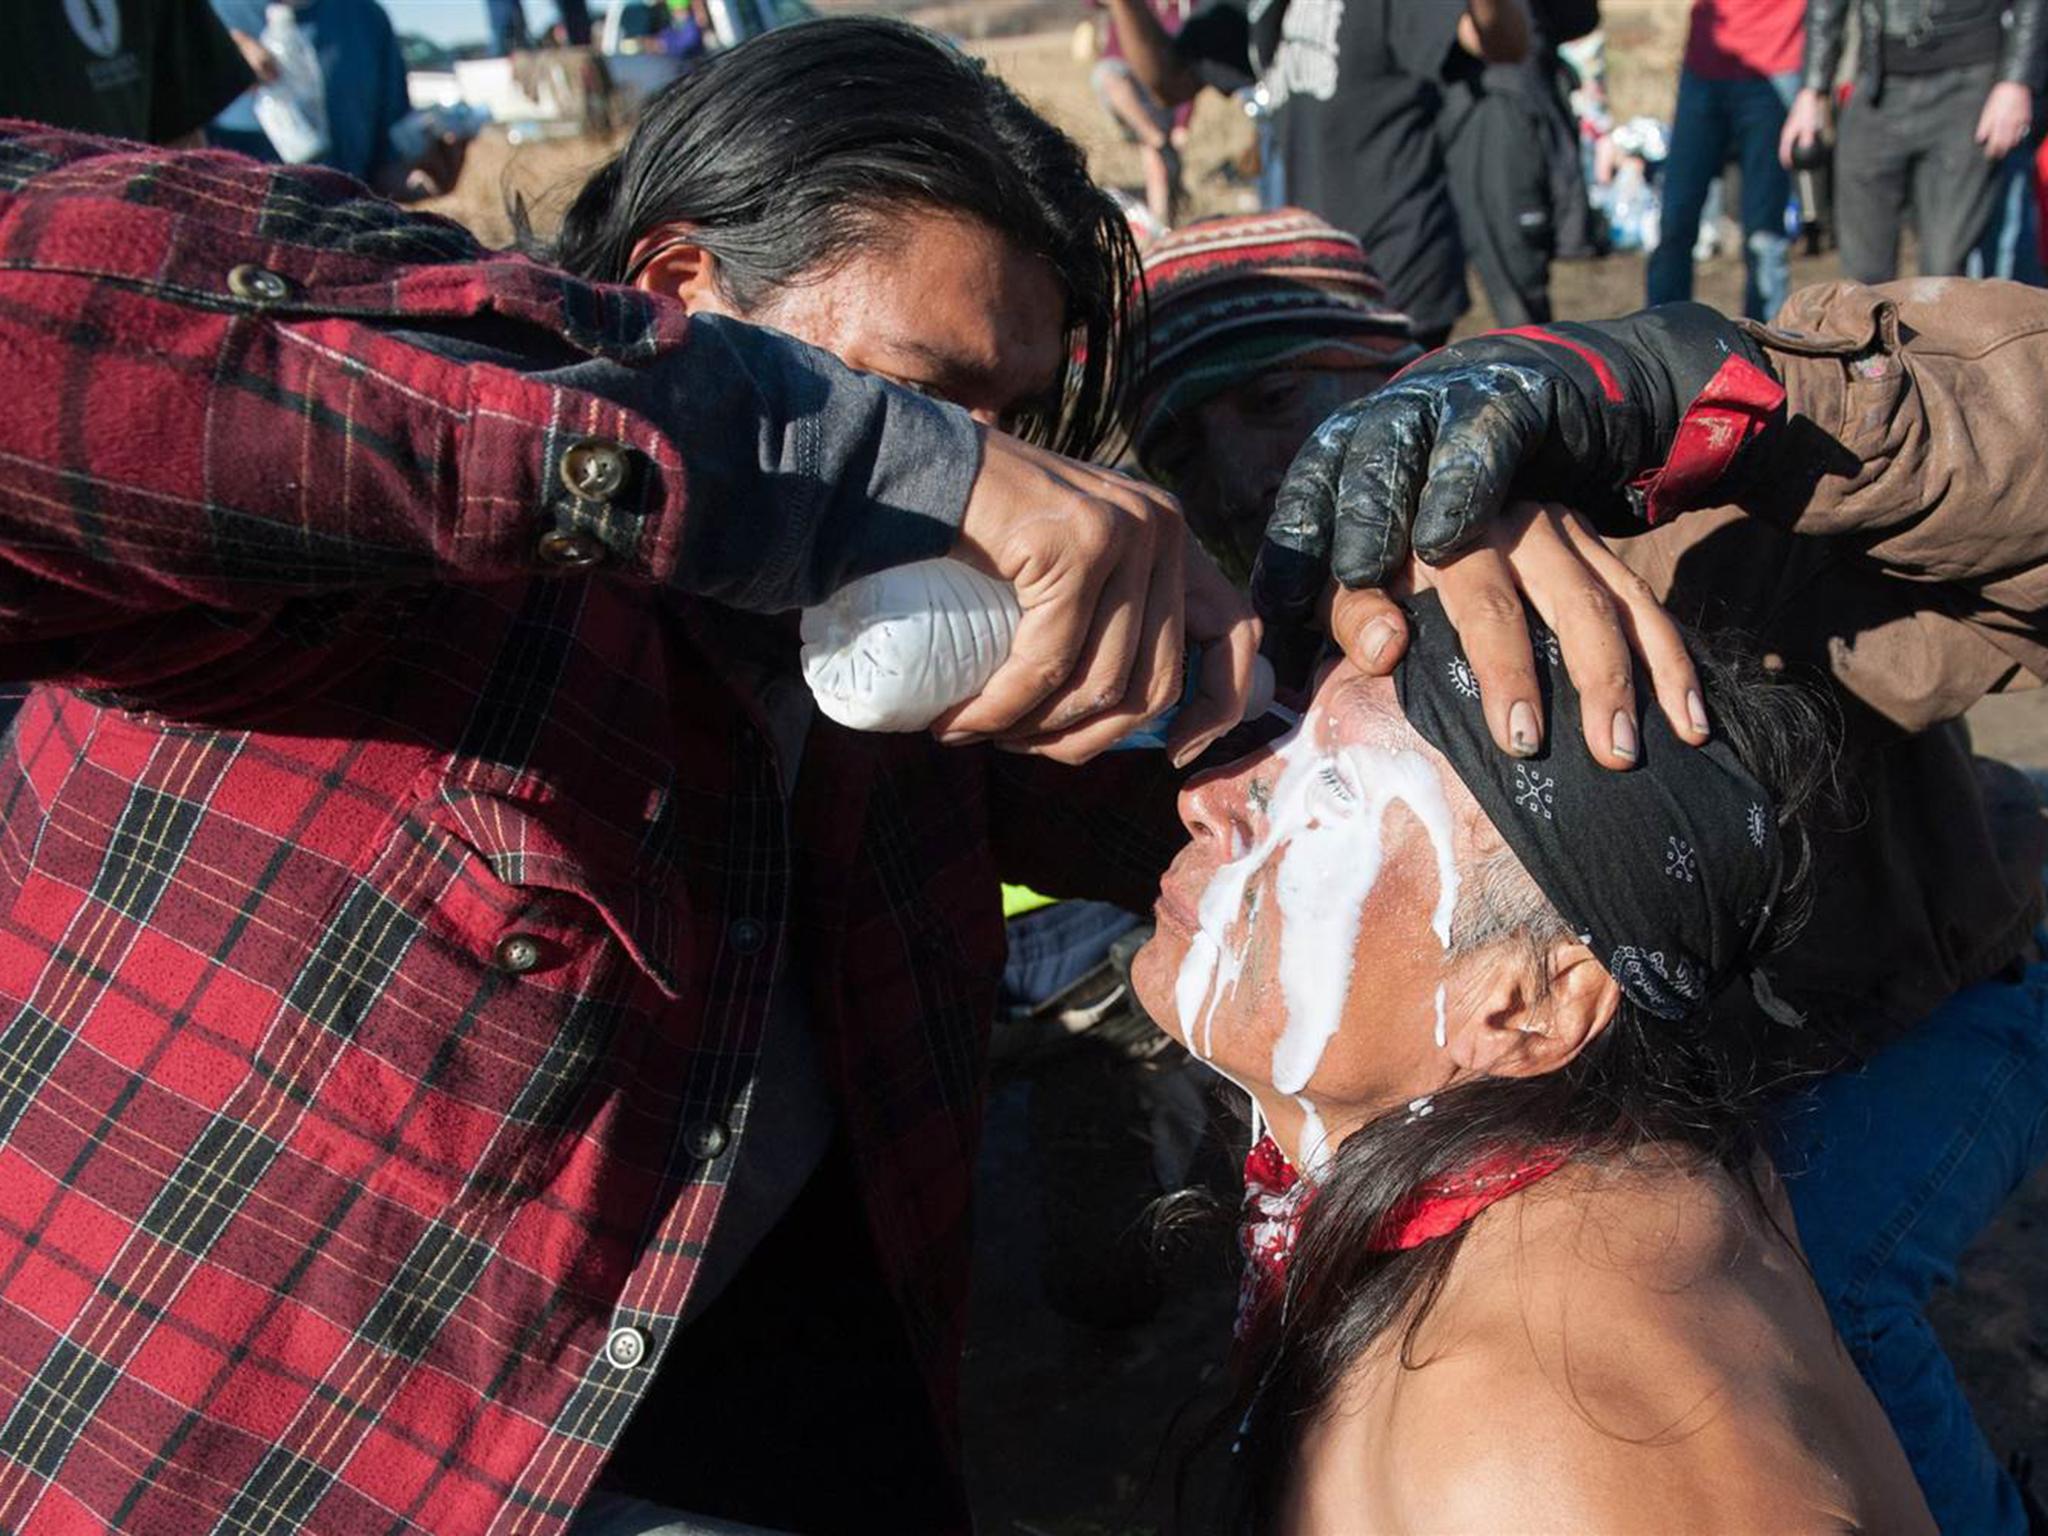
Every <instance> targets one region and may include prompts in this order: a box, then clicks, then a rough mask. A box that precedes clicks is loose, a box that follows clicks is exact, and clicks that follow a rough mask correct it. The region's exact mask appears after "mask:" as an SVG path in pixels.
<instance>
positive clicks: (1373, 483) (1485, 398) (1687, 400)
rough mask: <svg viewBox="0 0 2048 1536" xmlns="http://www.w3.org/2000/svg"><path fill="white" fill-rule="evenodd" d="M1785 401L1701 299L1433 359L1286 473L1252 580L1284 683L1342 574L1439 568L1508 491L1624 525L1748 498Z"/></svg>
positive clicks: (1387, 575)
mask: <svg viewBox="0 0 2048 1536" xmlns="http://www.w3.org/2000/svg"><path fill="white" fill-rule="evenodd" d="M1784 398H1785V394H1784V389H1783V387H1782V386H1781V385H1780V384H1779V383H1778V380H1777V377H1776V375H1775V374H1774V373H1773V372H1772V371H1771V366H1770V363H1769V361H1768V360H1767V359H1766V357H1765V355H1764V352H1763V349H1762V348H1761V347H1759V346H1758V345H1757V344H1756V343H1755V342H1754V341H1753V340H1751V339H1750V338H1749V337H1748V336H1747V335H1746V334H1744V333H1743V332H1742V331H1741V330H1740V329H1738V328H1737V326H1736V325H1735V323H1734V322H1733V321H1730V320H1728V319H1726V318H1725V317H1723V316H1721V315H1720V314H1717V313H1716V312H1715V311H1713V310H1711V309H1708V308H1707V307H1706V306H1705V305H1701V304H1672V305H1666V306H1664V307H1662V308H1659V309H1652V310H1644V311H1642V312H1641V313H1639V314H1636V315H1632V316H1630V317H1628V318H1627V319H1624V320H1611V321H1603V322H1599V323H1597V324H1563V325H1550V326H1528V327H1524V328H1522V329H1520V330H1514V331H1498V332H1494V333H1492V334H1489V335H1485V336H1477V337H1474V338H1473V339H1471V340H1469V341H1463V342H1458V343H1455V344H1454V345H1452V346H1448V347H1445V348H1443V349H1442V350H1441V351H1438V352H1434V353H1432V354H1431V355H1429V356H1428V357H1425V358H1423V359H1422V360H1421V361H1420V362H1418V363H1416V364H1415V365H1413V366H1412V367H1410V368H1409V369H1408V370H1407V371H1406V372H1405V373H1403V374H1402V375H1401V376H1400V377H1399V378H1398V379H1396V380H1395V381H1394V382H1393V383H1392V384H1390V385H1388V386H1387V387H1386V388H1385V389H1382V390H1381V391H1379V393H1377V394H1375V395H1372V396H1369V397H1368V398H1366V399H1364V400H1361V401H1359V402H1358V403H1357V404H1355V405H1352V406H1349V407H1347V408H1346V409H1345V410H1342V411H1340V412H1338V413H1337V414H1336V415H1335V416H1333V417H1331V418H1330V419H1329V420H1328V421H1326V422H1324V423H1323V425H1322V426H1321V427H1319V428H1317V429H1316V431H1315V434H1314V435H1313V436H1312V437H1310V439H1309V440H1308V442H1307V444H1306V445H1305V446H1304V447H1303V448H1302V450H1301V452H1300V453H1299V454H1298V455H1297V456H1296V458H1295V460H1294V464H1293V467H1292V468H1291V469H1289V471H1288V474H1287V479H1286V482H1285V483H1284V484H1283V485H1282V487H1281V489H1280V494H1279V497H1278V499H1277V500H1276V502H1275V504H1274V511H1273V516H1272V519H1271V521H1270V522H1269V523H1268V524H1267V527H1266V539H1265V544H1264V546H1263V548H1262V549H1261V550H1260V552H1259V558H1258V563H1257V566H1256V568H1255V570H1254V572H1253V575H1252V600H1253V603H1254V604H1255V606H1256V607H1257V608H1258V609H1259V611H1260V613H1261V615H1262V616H1263V617H1264V618H1265V620H1266V624H1267V630H1268V635H1269V637H1271V638H1275V639H1278V640H1279V641H1280V642H1281V650H1280V654H1279V655H1278V656H1276V658H1275V659H1276V662H1279V663H1280V664H1281V673H1282V676H1283V677H1286V676H1287V675H1288V672H1289V667H1288V665H1287V663H1288V662H1289V661H1292V660H1295V659H1296V657H1295V656H1294V655H1292V654H1290V652H1298V651H1299V650H1300V648H1301V647H1300V645H1299V643H1298V641H1297V642H1296V643H1295V644H1294V645H1292V646H1289V645H1288V644H1287V641H1288V639H1289V637H1290V636H1299V635H1300V634H1302V633H1303V632H1304V631H1305V630H1307V629H1309V628H1310V627H1311V626H1312V624H1313V621H1314V619H1315V616H1316V609H1317V604H1318V602H1319V601H1320V599H1321V597H1322V595H1323V593H1324V591H1325V589H1326V588H1327V586H1328V584H1329V582H1330V579H1331V578H1332V577H1333V576H1334V577H1335V578H1336V580H1337V581H1338V582H1339V583H1340V584H1341V585H1343V586H1345V587H1350V588H1357V587H1379V586H1383V585H1385V584H1386V583H1387V582H1388V581H1389V579H1391V578H1392V577H1393V576H1394V575H1395V574H1396V573H1397V572H1399V571H1400V570H1401V569H1402V567H1403V566H1404V565H1405V564H1406V562H1407V560H1408V557H1409V555H1410V553H1411V551H1412V552H1413V554H1414V555H1416V556H1417V557H1418V558H1420V559H1421V560H1422V561H1424V562H1425V563H1427V564H1431V565H1436V564H1441V563H1443V562H1444V561H1446V560H1448V559H1449V558H1450V557H1452V556H1454V555H1456V554H1457V553H1459V552H1460V551H1461V550H1464V549H1466V548H1468V547H1469V546H1471V545H1472V544H1473V543H1474V541H1475V540H1477V539H1478V538H1479V537H1480V535H1481V534H1482V533H1483V532H1484V531H1485V530H1486V528H1487V527H1488V525H1489V524H1490V523H1491V522H1492V520H1493V519H1494V518H1495V517H1496V516H1497V515H1498V514H1499V513H1500V511H1501V510H1502V508H1503V507H1505V506H1506V505H1508V503H1509V502H1510V501H1513V500H1519V499H1525V498H1526V499H1530V500H1544V501H1552V502H1562V503H1563V504H1565V505H1566V506H1568V507H1571V508H1573V509H1574V510H1576V511H1578V512H1581V513H1583V514H1585V515H1586V516H1587V517H1588V518H1589V519H1590V520H1591V521H1592V522H1593V525H1594V526H1595V527H1596V528H1597V529H1598V530H1599V531H1600V532H1602V533H1603V534H1626V533H1632V532H1639V531H1640V530H1641V529H1642V528H1644V527H1645V526H1650V525H1654V524H1656V523H1659V522H1662V521H1663V520H1664V519H1665V518H1667V517H1669V516H1671V515H1673V514H1675V513H1677V512H1680V511H1683V510H1685V509H1686V508H1688V507H1697V506H1709V505H1720V504H1724V503H1727V502H1730V501H1735V500H1739V499H1740V492H1741V482H1742V478H1743V474H1744V472H1745V470H1746V469H1747V468H1748V467H1750V466H1753V465H1754V464H1756V463H1757V462H1758V461H1759V460H1760V459H1761V458H1762V457H1763V456H1764V449H1763V440H1764V439H1766V438H1767V437H1769V436H1770V435H1771V434H1773V433H1774V432H1775V431H1776V430H1777V429H1778V428H1779V426H1780V425H1781V424H1782V421H1783V414H1784Z"/></svg>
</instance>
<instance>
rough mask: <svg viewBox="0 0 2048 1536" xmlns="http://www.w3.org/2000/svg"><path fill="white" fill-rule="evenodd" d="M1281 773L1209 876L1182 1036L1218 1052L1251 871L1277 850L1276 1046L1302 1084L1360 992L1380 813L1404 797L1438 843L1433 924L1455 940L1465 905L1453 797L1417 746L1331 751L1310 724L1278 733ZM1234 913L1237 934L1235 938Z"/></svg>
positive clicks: (1184, 995) (1179, 1004) (1189, 970)
mask: <svg viewBox="0 0 2048 1536" xmlns="http://www.w3.org/2000/svg"><path fill="white" fill-rule="evenodd" d="M1276 755H1277V757H1278V760H1279V762H1280V765H1281V768H1280V775H1279V778H1278V780H1277V781H1276V782H1275V783H1274V785H1273V788H1272V792H1271V794H1270V796H1269V798H1268V802H1267V806H1266V818H1265V820H1266V825H1265V829H1264V831H1263V832H1262V833H1261V834H1260V835H1259V837H1258V839H1257V840H1256V842H1254V843H1253V845H1252V846H1251V847H1249V848H1247V849H1244V850H1243V851H1242V852H1241V853H1238V851H1237V848H1236V844H1235V834H1234V833H1233V845H1232V852H1233V853H1236V854H1237V856H1236V857H1233V858H1231V859H1230V860H1229V861H1227V862H1226V863H1224V864H1223V865H1221V866H1220V867H1219V868H1218V869H1217V870H1216V872H1215V874H1214V875H1212V876H1211V877H1210V880H1209V884H1208V885H1207V886H1206V887H1205V888H1204V889H1203V891H1202V895H1201V899H1200V901H1199V902H1198V903H1197V906H1196V912H1195V917H1196V924H1197V931H1196V933H1195V934H1194V936H1193V938H1192V940H1191V942H1190V943H1189V945H1188V951H1187V954H1186V956H1185V957H1184V958H1183V959H1182V961H1181V966H1180V972H1179V975H1178V976H1177V977H1176V978H1175V983H1174V1007H1175V1011H1176V1012H1177V1013H1178V1015H1179V1017H1180V1024H1181V1038H1182V1039H1183V1040H1185V1041H1186V1042H1187V1045H1188V1048H1189V1049H1190V1050H1192V1051H1194V1052H1195V1053H1196V1054H1197V1055H1199V1056H1200V1057H1202V1058H1203V1059H1204V1060H1205V1061H1207V1060H1209V1059H1210V1058H1211V1056H1212V1054H1213V1051H1214V1044H1215V1042H1214V1039H1213V1032H1214V1022H1215V1015H1216V1009H1217V1007H1218V1005H1219V1004H1221V1003H1222V1002H1223V1000H1224V999H1226V998H1227V997H1229V996H1231V995H1232V994H1233V993H1234V992H1235V991H1236V990H1237V985H1238V982H1239V980H1240V979H1241V978H1242V976H1243V974H1244V959H1245V947H1246V941H1247V940H1248V939H1249V938H1250V934H1251V929H1252V925H1253V919H1254V918H1255V916H1256V914H1255V913H1253V912H1251V911H1249V910H1247V907H1246V899H1247V896H1248V895H1249V894H1251V889H1252V881H1253V880H1254V879H1255V878H1256V877H1257V875H1258V874H1259V872H1260V871H1261V870H1262V869H1264V868H1265V866H1266V865H1267V864H1268V863H1269V862H1271V861H1272V860H1273V859H1274V857H1275V856H1276V855H1278V854H1283V853H1284V857H1283V858H1281V860H1280V863H1279V869H1278V873H1277V875H1276V876H1275V878H1274V882H1273V891H1274V899H1275V900H1276V901H1277V902H1278V903H1279V906H1280V917H1281V921H1282V929H1281V938H1280V957H1279V974H1280V984H1281V991H1282V993H1283V995H1284V997H1285V999H1286V1003H1287V1021H1286V1025H1285V1027H1284V1028H1283V1029H1282V1030H1281V1033H1280V1038H1279V1040H1278V1041H1277V1042H1276V1043H1275V1045H1274V1047H1273V1069H1272V1081H1273V1086H1274V1087H1275V1088H1277V1089H1279V1090H1280V1091H1281V1092H1282V1093H1287V1094H1298V1093H1300V1092H1301V1090H1302V1089H1303V1088H1305V1087H1307V1086H1308V1081H1309V1079H1310V1078H1311V1077H1312V1076H1313V1075H1314V1073H1315V1069H1316V1066H1317V1064H1318V1063H1319V1062H1320V1061H1321V1060H1322V1056H1323V1051H1324V1049H1325V1048H1326V1047H1327V1046H1328V1044H1329V1042H1330V1037H1331V1036H1333V1035H1334V1034H1336V1032H1337V1026H1338V1025H1339V1023H1340V1022H1341V1021H1342V1019H1343V1013H1344V1003H1345V1001H1346V999H1347V998H1348V997H1349V996H1350V992H1351V972H1352V963H1353V960H1354V959H1355V957H1356V953H1357V948H1358V932H1359V924H1360V920H1361V918H1362V916H1363V913H1364V910H1365V903H1366V899H1367V898H1368V897H1369V896H1370V895H1371V894H1372V888H1373V886H1374V884H1375V883H1376V882H1377V881H1378V879H1379V873H1380V865H1381V862H1382V847H1381V824H1382V822H1383V820H1384V818H1385V815H1386V811H1387V808H1388V807H1389V806H1390V805H1392V804H1393V803H1394V802H1395V801H1397V800H1398V801H1400V802H1401V803H1402V804H1404V805H1406V806H1407V807H1408V809H1409V810H1410V811H1411V812H1413V813H1414V815H1415V817H1416V819H1417V820H1418V821H1420V822H1421V823H1422V826H1423V829H1424V831H1425V832H1427V833H1428V835H1429V840H1430V845H1431V848H1432V850H1433V851H1434V853H1435V855H1436V865H1437V902H1436V910H1435V912H1434V914H1433V915H1432V918H1431V923H1430V926H1431V927H1432V928H1433V929H1434V931H1435V933H1436V936H1437V941H1438V942H1439V943H1440V944H1442V945H1444V946H1445V947H1446V948H1448V947H1449V946H1450V941H1451V913H1452V912H1453V911H1454V910H1455V909H1456V907H1457V901H1458V873H1457V867H1456V865H1455V863H1454V862H1453V858H1452V847H1453V845H1452V831H1451V809H1450V803H1449V801H1448V800H1447V799H1446V798H1445V796H1444V790H1443V784H1442V781H1441V780H1440V779H1439V777H1438V774H1437V770H1436V768H1435V767H1434V766H1432V765H1431V763H1430V762H1429V760H1428V759H1427V758H1425V757H1424V756H1422V754H1421V753H1419V752H1412V751H1399V752H1390V751H1386V750H1384V749H1381V748H1377V747H1366V746H1346V747H1340V748H1338V749H1336V750H1335V751H1332V752H1325V751H1323V750H1322V749H1321V748H1319V747H1318V746H1317V745H1316V742H1315V740H1314V737H1313V734H1312V732H1311V731H1310V729H1308V728H1306V727H1303V728H1297V729H1296V730H1295V731H1294V732H1293V733H1291V734H1290V735H1289V736H1287V737H1286V738H1285V739H1284V740H1283V741H1282V742H1280V743H1279V745H1278V747H1277V749H1276ZM1233 923H1237V924H1241V927H1240V938H1239V941H1238V942H1237V943H1235V944H1233V943H1231V942H1229V940H1228V937H1227V936H1228V934H1229V933H1230V930H1231V926H1232V924H1233Z"/></svg>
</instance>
